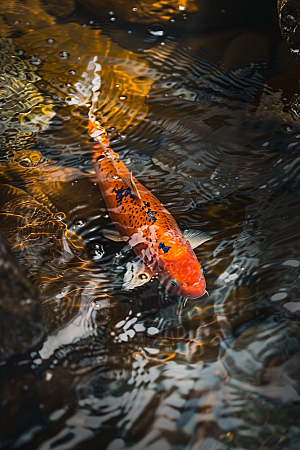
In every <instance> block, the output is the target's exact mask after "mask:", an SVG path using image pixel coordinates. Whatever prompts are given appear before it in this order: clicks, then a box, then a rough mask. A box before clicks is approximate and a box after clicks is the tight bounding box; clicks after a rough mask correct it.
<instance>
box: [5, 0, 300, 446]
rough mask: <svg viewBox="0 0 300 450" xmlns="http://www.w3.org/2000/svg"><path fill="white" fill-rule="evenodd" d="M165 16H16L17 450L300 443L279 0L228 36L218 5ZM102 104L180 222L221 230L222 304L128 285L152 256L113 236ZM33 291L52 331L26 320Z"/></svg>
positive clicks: (213, 275) (8, 160)
mask: <svg viewBox="0 0 300 450" xmlns="http://www.w3.org/2000/svg"><path fill="white" fill-rule="evenodd" d="M79 3H80V2H79ZM100 3H101V2H100ZM100 3H99V4H100ZM129 3H130V5H131V3H132V2H128V4H129ZM148 3H151V8H150V6H149V5H148ZM183 3H184V5H183ZM217 3H218V2H217ZM250 3H251V6H250ZM158 4H159V7H157V9H155V13H156V15H157V20H156V21H155V23H154V22H153V21H152V19H151V17H152V15H153V5H154V2H147V1H146V0H145V1H144V2H142V1H140V2H137V6H138V7H139V8H141V9H140V10H138V14H137V15H136V16H132V14H133V13H134V11H132V10H131V12H129V11H127V9H126V8H125V6H124V2H123V1H121V0H120V1H119V2H115V8H114V9H113V8H112V9H109V11H107V12H105V8H104V9H103V11H102V15H101V14H100V17H99V11H98V10H97V11H96V10H95V11H93V8H94V9H95V8H96V7H95V4H93V2H92V1H86V2H85V6H84V9H83V7H82V5H81V6H80V7H78V5H77V4H76V3H75V2H73V1H71V0H70V1H69V2H65V4H64V5H60V4H59V3H58V2H56V1H55V0H51V1H49V2H48V3H47V5H46V4H44V3H43V4H42V3H40V2H39V1H38V0H27V1H26V2H19V1H17V0H16V1H13V2H11V3H10V4H9V5H6V6H5V8H4V9H3V11H1V12H0V17H1V19H0V26H1V36H2V39H1V41H0V45H1V58H0V69H1V74H0V85H1V88H0V90H1V91H0V102H1V111H0V116H1V117H0V118H1V132H2V136H1V153H0V183H1V196H0V232H1V233H2V234H3V235H4V236H5V238H6V239H7V240H8V242H9V244H10V246H11V248H12V250H13V252H14V253H15V255H16V258H17V261H18V263H17V262H16V261H15V260H14V259H13V258H12V257H11V256H10V257H8V256H6V255H7V254H8V253H5V252H4V253H3V252H1V253H0V268H2V267H5V268H6V272H5V273H9V272H7V268H9V267H12V269H11V271H12V272H13V273H18V274H19V278H20V286H19V284H18V283H16V284H15V285H13V284H12V279H11V278H10V277H8V278H7V279H8V280H9V281H10V283H8V282H7V283H5V284H3V283H2V281H1V283H2V284H1V288H2V287H3V286H5V288H3V289H2V291H1V298H0V301H1V308H2V309H3V310H4V311H5V312H6V315H1V318H0V329H1V330H2V331H1V335H2V336H4V338H5V339H4V338H2V341H1V348H2V349H4V350H5V352H2V353H0V355H1V358H2V359H3V361H2V362H1V364H0V376H1V381H2V383H1V417H2V419H1V422H2V427H1V431H0V436H1V442H2V444H1V448H2V449H3V450H5V449H20V450H24V449H26V450H27V449H38V450H48V449H50V448H54V449H58V450H71V449H86V448H89V449H96V448H97V449H99V448H101V449H108V450H121V449H122V450H123V449H124V450H125V449H134V450H141V449H149V450H154V449H166V450H167V449H175V448H176V449H182V450H183V449H184V450H186V449H190V450H233V449H243V450H252V449H253V450H257V449H264V450H267V449H273V450H299V442H300V425H299V412H300V411H299V408H300V407H299V404H300V398H299V392H300V390H299V389H300V385H299V368H300V352H299V346H300V333H299V330H300V328H299V325H300V323H299V322H300V316H299V311H300V303H299V294H298V293H299V287H300V282H299V280H300V273H299V270H300V247H299V238H300V236H299V229H300V227H299V217H300V210H299V211H298V209H299V198H298V195H299V126H298V117H299V107H298V104H299V102H298V101H297V96H298V94H299V92H298V89H299V76H298V75H299V70H298V69H297V68H296V67H295V66H294V63H293V61H292V60H291V59H290V56H289V51H288V48H287V47H286V44H285V42H283V41H282V40H281V38H280V34H279V28H278V25H277V23H276V20H275V21H274V14H276V11H272V9H271V8H269V7H268V6H267V4H268V2H266V5H265V9H264V8H262V6H261V3H257V8H255V5H256V2H244V3H243V4H244V7H245V8H247V7H249V11H248V12H249V16H247V17H248V19H247V21H246V20H245V18H243V20H242V19H241V17H240V15H239V11H238V10H237V14H234V11H231V12H230V10H228V11H227V12H226V10H224V12H222V14H224V15H225V16H224V17H226V19H224V27H223V28H222V27H221V26H220V23H222V21H221V20H220V17H219V16H220V13H219V12H218V13H217V12H216V6H214V7H211V9H210V5H209V4H208V3H207V2H204V1H203V2H194V1H191V2H182V4H180V5H179V6H182V7H184V8H185V9H184V10H180V11H181V12H180V13H179V12H178V11H179V9H178V8H177V6H178V2H177V1H174V2H173V4H172V5H173V6H172V5H171V6H170V5H169V4H168V5H169V6H168V8H167V7H166V2H158ZM170 4H171V3H170ZM147 5H148V6H147ZM134 7H135V6H134V5H133V6H132V8H134ZM142 7H143V8H144V9H143V8H142ZM148 7H149V8H148ZM123 8H125V9H124V16H123V17H120V16H121V13H120V11H122V10H123ZM172 8H173V9H172ZM201 8H202V13H203V15H202V16H201ZM172 11H174V14H173V12H172ZM226 14H228V15H227V16H226ZM184 15H185V18H184ZM94 16H95V17H94ZM131 16H132V17H134V18H132V17H131ZM201 17H208V18H209V20H208V21H207V22H206V24H207V27H208V28H206V30H205V31H203V30H204V27H203V28H202V29H201V30H200V32H199V28H197V27H196V26H195V24H196V23H199V24H201ZM112 18H114V19H115V20H111V19H112ZM96 20H98V21H99V22H96ZM214 20H215V22H214ZM172 21H173V22H172ZM189 21H190V22H189ZM251 21H252V22H251ZM189 23H190V24H191V27H190V29H189V25H188V24H189ZM245 23H246V25H245ZM229 25H230V27H229ZM241 26H243V28H241ZM12 38H13V39H12ZM100 82H101V87H100V92H99V86H100ZM95 93H96V94H97V95H96V94H95ZM91 104H93V111H94V113H95V115H96V117H97V119H98V120H99V121H100V122H101V124H102V125H104V126H105V127H106V128H107V130H108V134H109V137H110V139H111V144H112V146H113V148H114V150H115V151H116V152H118V153H119V154H120V157H121V158H122V160H123V161H124V162H125V163H126V165H127V166H128V167H129V168H130V170H132V172H133V174H134V175H135V176H136V177H137V178H138V179H139V181H141V182H142V183H143V184H144V185H145V186H146V187H147V188H148V189H149V190H151V191H152V192H153V193H154V194H155V195H156V196H157V197H158V198H159V199H160V200H161V201H162V203H163V204H164V205H166V206H167V208H168V209H169V210H170V211H171V212H172V214H173V215H174V217H175V218H176V220H177V221H178V223H179V225H180V226H181V227H182V229H187V228H194V229H195V228H196V229H202V230H203V231H206V232H207V233H209V234H211V235H212V236H213V239H212V240H211V241H209V242H207V243H205V244H204V245H203V246H202V247H200V248H197V249H196V254H197V256H198V258H199V260H200V261H201V264H202V266H203V267H204V270H205V276H206V280H207V286H208V291H209V296H205V297H201V298H200V299H196V300H189V301H188V302H187V305H186V306H185V307H184V308H183V303H182V301H181V299H179V298H178V297H176V296H174V295H172V294H170V293H169V292H167V291H166V290H165V289H164V288H163V286H162V285H160V284H159V283H158V281H157V280H154V281H152V282H149V283H146V284H145V285H143V286H141V287H139V288H137V289H134V290H133V291H122V285H123V283H124V276H125V272H126V264H127V263H128V262H130V261H132V259H133V258H134V255H133V253H132V252H131V251H130V249H128V248H127V247H126V246H124V244H122V243H118V242H112V241H110V240H108V239H107V238H106V237H105V233H104V231H103V230H104V229H106V230H107V229H109V230H111V229H112V228H113V227H112V224H111V222H110V219H109V216H108V215H107V211H106V207H105V203H104V201H103V199H102V198H101V196H100V192H99V189H98V186H97V185H96V179H95V176H94V174H93V170H92V162H91V154H90V150H91V145H92V143H91V142H90V140H89V137H88V134H87V131H86V128H87V122H88V114H89V108H90V107H91ZM298 227H299V228H298ZM102 231H103V233H102ZM9 251H10V250H9V249H7V250H6V252H9ZM7 261H9V263H10V265H5V264H7V263H6V262H7ZM19 265H20V266H21V268H22V271H21V268H20V267H19ZM3 273H4V272H3ZM1 274H2V272H1ZM24 274H25V275H26V277H27V278H25V275H24ZM1 276H2V275H1ZM5 276H6V275H5ZM2 278H3V276H2ZM29 280H30V281H29ZM32 285H34V286H35V288H36V289H38V292H39V298H40V300H39V301H40V304H41V311H42V314H43V320H44V335H43V337H41V328H40V327H41V324H42V321H41V320H40V316H39V315H38V316H36V315H35V313H32V312H30V308H28V314H27V310H26V311H25V310H23V309H22V311H21V312H20V311H19V310H18V309H19V308H20V306H19V307H18V301H19V299H21V300H22V295H21V294H20V293H22V292H27V291H26V289H27V290H28V292H29V291H30V292H32V293H33V294H32V296H33V298H34V302H33V304H32V305H33V308H36V307H37V303H36V302H37V301H38V296H37V293H36V291H35V290H34V288H33V287H32ZM22 286H23V287H22ZM24 286H25V287H24ZM3 292H4V293H3ZM10 298H11V299H12V301H13V303H12V304H10V300H8V299H10ZM21 303H22V302H21ZM11 312H13V314H11ZM23 312H24V314H25V313H26V314H25V315H24V316H23V315H22V313H23ZM8 315H9V320H8ZM25 316H26V317H25ZM22 317H25V318H24V319H22ZM20 320H24V323H26V324H28V326H27V328H26V329H25V330H24V327H22V326H20ZM28 327H29V328H30V329H31V330H32V334H31V333H29V337H30V339H29V340H28V334H26V330H27V329H28ZM35 327H37V328H35ZM8 328H9V332H8ZM35 330H36V335H34V331H35ZM32 336H33V337H32ZM22 339H23V340H24V345H23V346H22V345H21V343H22V342H21V340H22ZM26 339H27V340H26ZM10 340H11V348H10ZM15 343H16V345H15ZM22 352H25V353H23V355H20V354H19V353H22ZM10 356H11V357H10ZM9 357H10V358H9Z"/></svg>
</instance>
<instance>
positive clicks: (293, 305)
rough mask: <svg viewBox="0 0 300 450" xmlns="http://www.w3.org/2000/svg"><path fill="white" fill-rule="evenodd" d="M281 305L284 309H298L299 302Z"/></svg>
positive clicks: (299, 307)
mask: <svg viewBox="0 0 300 450" xmlns="http://www.w3.org/2000/svg"><path fill="white" fill-rule="evenodd" d="M283 306H284V307H285V308H286V309H288V310H289V311H290V312H296V311H300V303H297V302H289V303H285V305H283Z"/></svg>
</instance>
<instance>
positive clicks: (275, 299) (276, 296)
mask: <svg viewBox="0 0 300 450" xmlns="http://www.w3.org/2000/svg"><path fill="white" fill-rule="evenodd" d="M286 297H287V293H286V292H278V294H274V295H272V297H271V301H272V302H278V301H279V300H283V299H284V298H286Z"/></svg>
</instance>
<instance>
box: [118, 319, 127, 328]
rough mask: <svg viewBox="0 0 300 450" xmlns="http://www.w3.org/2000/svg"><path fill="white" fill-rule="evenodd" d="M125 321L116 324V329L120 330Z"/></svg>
mask: <svg viewBox="0 0 300 450" xmlns="http://www.w3.org/2000/svg"><path fill="white" fill-rule="evenodd" d="M125 323H126V321H125V320H121V321H120V322H118V323H117V324H116V328H121V327H122V326H123V325H125Z"/></svg>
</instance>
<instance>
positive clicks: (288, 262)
mask: <svg viewBox="0 0 300 450" xmlns="http://www.w3.org/2000/svg"><path fill="white" fill-rule="evenodd" d="M282 265H283V266H290V267H299V265H300V261H298V260H297V259H287V260H286V261H284V262H283V263H282Z"/></svg>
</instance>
